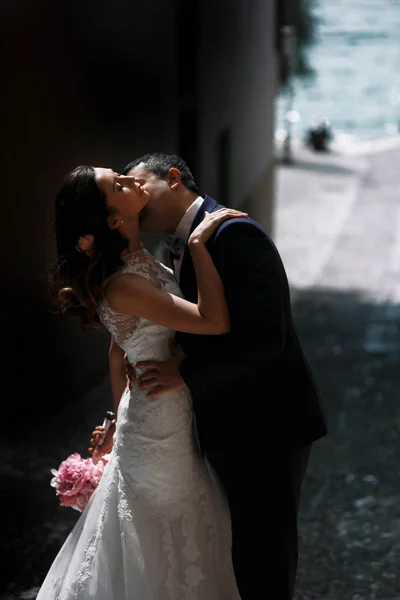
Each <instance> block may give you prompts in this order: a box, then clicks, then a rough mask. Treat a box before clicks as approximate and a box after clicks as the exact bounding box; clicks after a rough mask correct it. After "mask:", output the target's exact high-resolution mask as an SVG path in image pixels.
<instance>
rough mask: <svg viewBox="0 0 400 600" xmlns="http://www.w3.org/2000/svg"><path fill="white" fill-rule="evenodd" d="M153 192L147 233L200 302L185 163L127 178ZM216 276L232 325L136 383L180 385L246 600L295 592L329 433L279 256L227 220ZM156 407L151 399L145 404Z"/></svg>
mask: <svg viewBox="0 0 400 600" xmlns="http://www.w3.org/2000/svg"><path fill="white" fill-rule="evenodd" d="M124 174H129V175H133V176H134V177H135V178H136V179H137V181H138V182H139V183H140V184H141V185H142V186H143V188H144V189H146V190H147V191H148V193H149V201H148V204H147V206H146V207H145V208H144V209H143V212H142V216H141V230H142V231H143V232H151V233H159V234H172V235H174V238H173V239H174V242H173V244H172V245H171V263H172V266H173V268H174V272H175V276H176V278H177V280H178V281H179V284H180V287H181V290H182V292H183V295H184V297H185V298H186V299H187V300H189V301H191V302H197V283H196V277H195V272H194V268H193V263H192V260H191V256H190V252H189V251H188V250H187V241H188V237H189V235H190V233H191V232H192V231H193V229H194V228H195V227H196V226H197V225H198V223H199V222H200V221H201V220H202V219H203V217H204V213H205V211H207V212H213V211H215V210H217V209H219V208H221V206H220V205H219V204H217V202H216V201H215V200H213V199H212V198H210V197H209V196H207V195H204V196H202V195H201V194H200V192H199V190H198V188H197V185H196V183H195V181H194V179H193V176H192V174H191V172H190V170H189V168H188V167H187V165H186V164H185V162H184V161H183V160H182V159H181V158H179V157H178V156H175V155H168V154H161V153H154V154H147V155H145V156H142V157H141V158H138V159H136V160H134V161H133V162H132V163H130V164H129V165H127V167H126V168H125V169H124ZM207 247H208V249H209V251H210V254H211V256H212V258H213V260H214V263H215V265H216V267H217V269H218V271H219V274H220V276H221V278H222V281H223V284H224V289H225V294H226V298H227V302H228V305H229V311H230V316H231V322H232V330H231V332H230V333H228V334H226V335H223V336H201V335H191V334H186V333H177V334H176V343H177V344H178V345H179V346H180V347H181V348H182V349H183V350H184V353H185V355H186V357H185V358H183V360H182V359H181V356H179V352H175V355H174V356H173V357H172V358H171V359H170V360H167V361H165V362H164V363H160V362H156V361H144V362H142V363H139V365H140V366H141V368H145V369H146V370H147V372H146V373H145V375H143V376H142V377H141V378H140V379H139V382H138V383H139V385H140V386H141V387H142V388H143V389H148V394H149V396H150V398H151V397H155V396H156V395H159V394H161V393H164V392H166V391H169V390H177V389H180V388H184V387H185V386H187V387H188V388H189V389H190V391H191V393H192V396H193V403H194V410H195V415H196V422H197V429H198V434H199V443H200V447H201V449H202V451H203V453H204V454H205V456H206V457H207V459H208V461H209V462H210V463H211V465H212V466H213V468H214V469H215V471H216V472H217V474H218V476H219V478H220V480H221V482H222V485H223V486H224V488H225V492H226V496H227V499H228V503H229V508H230V513H231V518H232V536H233V547H232V557H233V564H234V569H235V575H236V579H237V583H238V588H239V591H240V594H241V597H242V599H243V600H255V599H257V600H258V599H261V598H271V597H274V598H276V599H277V600H289V599H291V598H292V597H293V594H294V582H295V576H296V569H297V556H298V550H297V513H298V507H299V499H300V489H301V485H302V481H303V478H304V474H305V470H306V467H307V462H308V458H309V454H310V450H311V445H312V443H313V442H314V441H316V440H318V439H319V438H321V437H323V436H324V435H325V434H326V423H325V418H324V415H323V411H322V409H321V405H320V400H319V396H318V392H317V390H316V386H315V383H314V380H313V377H312V373H311V371H310V368H309V366H308V363H307V360H306V358H305V356H304V354H303V350H302V348H301V345H300V342H299V339H298V337H297V334H296V331H295V327H294V325H293V320H292V314H291V306H290V298H289V287H288V282H287V278H286V274H285V269H284V267H283V264H282V262H281V259H280V256H279V253H278V251H277V249H276V247H275V246H274V244H273V242H272V240H271V239H270V238H269V237H268V235H267V234H266V233H265V231H264V230H263V229H262V228H261V227H260V225H258V224H257V223H256V222H254V221H253V220H252V219H250V218H239V219H235V220H231V221H226V222H224V223H223V224H222V225H221V226H220V227H219V229H218V230H217V231H216V233H215V234H214V236H213V237H212V238H211V239H210V240H209V243H208V245H207ZM150 401H151V400H150Z"/></svg>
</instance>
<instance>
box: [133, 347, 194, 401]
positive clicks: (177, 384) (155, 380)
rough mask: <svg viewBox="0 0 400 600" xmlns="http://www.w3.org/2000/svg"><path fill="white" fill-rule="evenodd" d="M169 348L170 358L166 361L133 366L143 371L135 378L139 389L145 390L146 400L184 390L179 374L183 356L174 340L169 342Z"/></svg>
mask: <svg viewBox="0 0 400 600" xmlns="http://www.w3.org/2000/svg"><path fill="white" fill-rule="evenodd" d="M170 348H171V354H172V356H171V358H169V359H168V360H164V361H158V360H144V361H141V362H138V363H136V365H135V367H136V368H138V369H140V370H145V372H144V373H143V375H141V376H140V377H138V378H137V384H138V387H139V389H141V390H147V394H146V395H147V397H148V398H156V397H157V396H160V395H161V394H165V393H166V392H176V391H178V390H183V389H184V388H186V384H185V382H184V381H183V379H182V377H181V375H180V372H179V366H180V364H181V362H182V360H183V359H184V358H185V354H184V352H183V350H182V349H181V348H180V347H179V346H177V345H176V344H175V342H174V340H170Z"/></svg>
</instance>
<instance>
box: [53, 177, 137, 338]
mask: <svg viewBox="0 0 400 600" xmlns="http://www.w3.org/2000/svg"><path fill="white" fill-rule="evenodd" d="M109 214H110V212H109V210H108V209H107V205H106V198H105V194H104V193H103V191H102V190H101V189H100V187H99V186H98V185H97V183H96V180H95V170H94V168H93V167H91V166H80V167H77V168H76V169H74V170H73V171H71V172H70V173H69V174H68V175H67V176H66V178H65V179H64V182H63V184H62V185H61V187H60V189H59V191H58V193H57V196H56V199H55V235H56V248H57V259H56V261H55V263H54V265H53V266H52V268H51V273H50V292H51V294H52V297H53V299H54V301H55V304H56V307H57V310H58V312H59V313H60V314H61V315H63V316H65V317H79V318H80V321H81V326H82V328H83V329H84V330H90V329H95V328H97V327H98V326H99V318H98V315H97V307H98V305H99V302H100V300H101V298H102V295H103V290H104V286H105V283H106V281H107V279H108V278H109V277H110V276H111V275H112V274H113V273H114V272H115V271H116V270H117V269H118V268H119V267H120V266H121V265H122V264H123V262H122V260H121V252H122V251H123V250H124V249H125V248H126V247H127V245H128V242H127V240H125V239H123V238H122V237H121V236H120V234H119V233H118V232H117V231H116V230H111V229H110V228H109V227H108V224H107V218H108V216H109ZM88 234H91V235H93V236H94V244H93V251H92V252H91V253H90V256H88V255H87V254H86V253H84V252H82V251H80V250H79V249H77V243H78V241H79V238H80V237H81V236H85V235H88Z"/></svg>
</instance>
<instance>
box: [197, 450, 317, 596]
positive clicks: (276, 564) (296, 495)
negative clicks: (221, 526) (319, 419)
mask: <svg viewBox="0 0 400 600" xmlns="http://www.w3.org/2000/svg"><path fill="white" fill-rule="evenodd" d="M260 450H261V449H260ZM310 451H311V446H302V447H298V448H295V449H293V450H287V449H285V448H282V447H279V446H278V445H277V444H274V445H271V446H270V447H269V448H268V449H267V451H266V449H265V446H264V447H263V452H262V454H259V455H258V456H255V457H253V460H251V459H250V458H249V456H248V455H247V456H246V453H245V452H240V448H238V451H237V453H236V456H235V452H233V453H230V455H229V460H228V461H227V460H226V459H225V460H222V456H221V455H218V454H215V455H211V456H209V457H208V458H209V460H210V462H211V464H212V465H213V467H214V468H215V470H216V471H217V473H218V474H219V476H220V478H221V480H222V482H223V484H224V485H225V489H226V493H227V496H228V502H229V507H230V511H231V519H232V558H233V565H234V569H235V575H236V580H237V584H238V588H239V592H240V595H241V598H242V600H263V599H264V598H265V599H266V600H268V599H269V598H271V597H273V598H274V600H292V598H293V595H294V585H295V579H296V571H297V562H298V534H297V517H298V510H299V502H300V493H301V486H302V483H303V479H304V475H305V472H306V468H307V464H308V459H309V456H310ZM257 454H258V453H257ZM261 456H262V457H263V460H260V457H261ZM271 594H272V596H271Z"/></svg>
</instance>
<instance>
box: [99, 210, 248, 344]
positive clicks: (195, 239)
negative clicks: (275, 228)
mask: <svg viewBox="0 0 400 600" xmlns="http://www.w3.org/2000/svg"><path fill="white" fill-rule="evenodd" d="M244 215H245V213H242V212H239V211H235V210H232V209H221V210H219V211H216V212H214V213H212V214H211V215H208V214H207V215H206V217H205V218H204V220H203V221H202V222H201V223H200V225H199V226H198V227H197V228H196V229H195V230H194V232H193V233H192V235H191V236H190V238H189V243H188V246H189V249H190V252H191V254H192V259H193V266H194V268H195V272H196V279H197V286H198V303H197V304H194V303H192V302H188V301H187V300H184V299H182V298H179V297H177V296H174V295H173V294H169V293H167V292H164V291H162V290H158V289H157V288H155V287H154V286H153V285H151V283H149V282H148V281H147V280H146V279H144V278H143V277H141V276H139V275H130V274H123V275H119V276H118V277H115V278H113V279H112V280H111V281H110V283H109V284H108V286H107V288H106V290H105V296H106V299H107V302H108V304H109V305H110V306H111V307H112V308H113V309H114V310H115V311H116V312H118V313H121V314H126V315H133V316H137V317H144V318H145V319H148V320H149V321H152V322H153V323H158V324H159V325H163V326H165V327H168V328H169V329H172V330H174V331H182V332H186V333H195V334H205V335H218V334H223V333H227V332H228V331H229V330H230V319H229V311H228V306H227V303H226V299H225V294H224V288H223V285H222V281H221V278H220V276H219V274H218V271H217V269H216V267H215V265H214V263H213V260H212V258H211V256H210V254H209V252H208V250H207V247H206V242H207V240H208V239H209V237H210V236H211V235H212V233H213V232H214V231H215V230H216V229H217V228H218V227H219V225H220V224H221V223H222V222H223V221H225V220H227V219H231V218H234V217H243V216H244Z"/></svg>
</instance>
